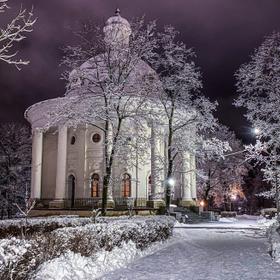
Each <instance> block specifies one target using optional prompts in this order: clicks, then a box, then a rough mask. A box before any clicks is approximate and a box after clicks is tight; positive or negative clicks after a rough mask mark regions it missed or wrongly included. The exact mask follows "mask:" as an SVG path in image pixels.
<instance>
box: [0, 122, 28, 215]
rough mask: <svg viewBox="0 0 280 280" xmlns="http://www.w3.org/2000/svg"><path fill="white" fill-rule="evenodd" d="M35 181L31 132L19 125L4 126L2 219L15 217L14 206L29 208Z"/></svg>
mask: <svg viewBox="0 0 280 280" xmlns="http://www.w3.org/2000/svg"><path fill="white" fill-rule="evenodd" d="M30 178H31V137H30V131H29V129H28V128H27V127H26V126H24V125H22V124H18V123H6V124H1V125H0V200H1V209H0V211H1V217H2V218H3V217H4V216H6V215H8V216H9V217H11V215H12V213H14V212H15V210H16V209H15V208H14V206H13V205H14V203H17V204H18V205H20V206H24V205H25V199H27V197H28V196H29V191H30Z"/></svg>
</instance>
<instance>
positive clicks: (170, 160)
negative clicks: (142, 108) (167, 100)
mask: <svg viewBox="0 0 280 280" xmlns="http://www.w3.org/2000/svg"><path fill="white" fill-rule="evenodd" d="M173 115H174V104H173V105H172V109H171V114H170V117H169V120H168V144H167V161H168V167H167V178H166V184H165V185H166V192H165V204H166V212H167V213H169V208H170V200H171V187H172V186H171V184H170V179H171V178H172V173H173V157H172V144H173V143H172V142H173Z"/></svg>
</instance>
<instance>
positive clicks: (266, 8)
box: [0, 0, 280, 142]
mask: <svg viewBox="0 0 280 280" xmlns="http://www.w3.org/2000/svg"><path fill="white" fill-rule="evenodd" d="M9 2H10V6H11V9H10V11H8V12H7V13H5V14H1V15H0V24H1V26H3V24H5V23H7V22H8V20H9V19H10V18H11V16H12V15H13V14H14V13H15V12H16V11H17V10H18V9H19V7H20V4H21V3H22V4H23V6H24V7H26V8H30V7H31V6H32V5H33V6H34V13H35V15H36V16H37V17H38V22H37V23H36V26H35V27H34V32H33V33H31V34H29V36H28V39H27V40H25V41H24V42H23V43H22V44H21V45H20V46H19V49H20V53H19V54H20V56H21V57H22V58H28V59H30V61H31V63H30V65H29V66H27V67H24V68H23V69H22V70H21V71H18V70H16V69H15V68H14V67H13V66H11V65H7V64H5V63H3V62H0V72H1V76H0V89H1V94H0V122H5V121H22V122H23V121H24V119H23V113H24V111H25V109H26V108H27V107H28V106H30V105H32V104H33V103H36V102H38V101H41V100H44V99H48V98H54V97H57V96H62V95H63V94H64V87H65V85H64V81H62V80H60V74H61V71H62V69H61V67H59V63H60V59H61V56H62V51H61V48H62V47H63V46H65V45H67V44H70V45H71V44H72V43H73V40H74V36H73V34H72V32H71V27H75V26H77V24H78V22H79V21H80V20H83V21H85V20H88V19H92V20H94V21H97V22H100V23H104V21H105V20H106V19H107V18H108V17H109V16H111V15H113V14H114V10H115V9H116V7H119V8H120V9H121V15H122V16H123V17H125V18H127V19H128V20H129V19H131V18H133V17H139V16H142V15H143V14H145V15H146V18H147V20H152V19H156V20H157V22H158V25H159V26H162V25H166V24H171V25H173V26H175V28H176V29H178V30H179V31H180V33H181V34H180V39H181V40H182V41H184V42H185V43H186V45H187V46H188V47H193V48H194V50H195V51H196V53H197V60H196V63H197V65H198V66H199V67H200V68H201V71H202V73H203V82H204V94H205V95H207V96H208V97H209V98H210V99H211V100H213V101H214V100H217V101H218V102H219V107H218V111H217V113H216V115H217V117H218V118H219V120H220V121H221V122H222V123H224V124H226V125H228V126H230V127H231V128H232V129H233V130H235V132H236V133H237V135H238V136H239V137H241V138H242V139H243V140H245V141H246V142H248V141H250V127H249V125H248V123H246V121H245V119H244V118H243V116H242V115H243V113H244V112H243V111H242V110H240V109H236V108H235V107H234V106H232V102H233V99H234V98H235V96H236V93H235V86H234V84H235V80H234V77H233V75H234V72H235V71H236V70H237V69H238V67H239V66H240V65H241V64H243V63H245V62H247V61H248V60H249V56H250V54H252V52H253V50H254V49H255V48H256V47H257V46H259V45H260V44H261V42H262V41H263V38H264V36H266V35H268V34H270V33H272V32H273V31H280V1H279V0H168V1H167V0H118V1H113V0H10V1H9Z"/></svg>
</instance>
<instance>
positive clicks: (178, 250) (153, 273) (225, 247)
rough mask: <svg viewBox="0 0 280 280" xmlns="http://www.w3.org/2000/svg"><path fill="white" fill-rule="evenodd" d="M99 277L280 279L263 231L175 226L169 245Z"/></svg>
mask: <svg viewBox="0 0 280 280" xmlns="http://www.w3.org/2000/svg"><path fill="white" fill-rule="evenodd" d="M100 279H107V280H109V279H110V280H116V279H123V280H125V279H129V280H130V279H133V280H134V279H135V280H138V279H139V280H141V279H145V280H148V279H149V280H155V279H157V280H159V279H160V280H163V279H169V280H172V279H174V280H175V279H191V280H198V279H199V280H200V279H201V280H202V279H203V280H205V279H207V280H225V279H227V280H232V279H234V280H237V279H242V280H247V279H250V280H253V279H254V280H268V279H275V280H276V279H277V280H279V279H280V265H279V264H277V263H273V262H272V260H271V258H270V256H269V255H268V253H267V240H266V238H265V236H264V235H263V233H262V231H255V230H253V229H250V230H248V229H242V230H240V229H231V230H229V229H226V228H225V229H210V228H208V229H192V228H177V229H175V236H174V238H173V241H171V242H170V245H169V246H167V247H165V248H163V249H162V250H160V251H157V252H155V253H154V254H152V255H149V256H146V257H144V258H142V259H138V260H136V261H135V262H134V263H132V264H130V265H129V266H128V267H127V268H123V269H119V270H116V271H114V272H112V273H109V274H107V275H105V276H103V277H102V278H100Z"/></svg>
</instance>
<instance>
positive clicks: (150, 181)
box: [148, 175, 152, 200]
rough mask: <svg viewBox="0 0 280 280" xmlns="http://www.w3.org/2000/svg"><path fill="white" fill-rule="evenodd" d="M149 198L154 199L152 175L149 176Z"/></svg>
mask: <svg viewBox="0 0 280 280" xmlns="http://www.w3.org/2000/svg"><path fill="white" fill-rule="evenodd" d="M148 198H149V200H151V199H152V175H149V177H148Z"/></svg>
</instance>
